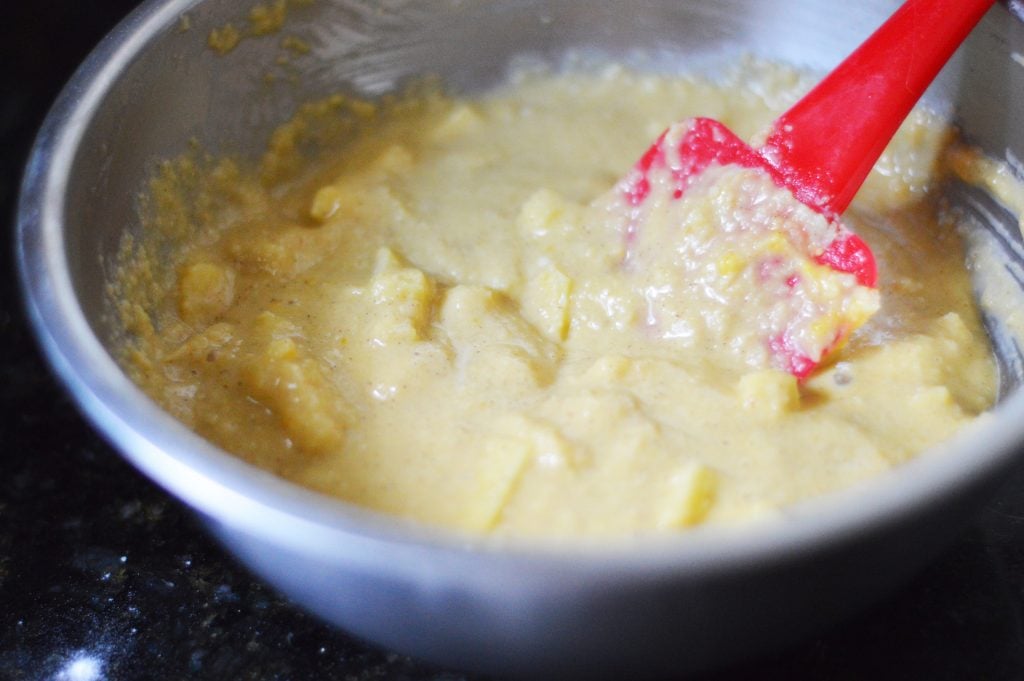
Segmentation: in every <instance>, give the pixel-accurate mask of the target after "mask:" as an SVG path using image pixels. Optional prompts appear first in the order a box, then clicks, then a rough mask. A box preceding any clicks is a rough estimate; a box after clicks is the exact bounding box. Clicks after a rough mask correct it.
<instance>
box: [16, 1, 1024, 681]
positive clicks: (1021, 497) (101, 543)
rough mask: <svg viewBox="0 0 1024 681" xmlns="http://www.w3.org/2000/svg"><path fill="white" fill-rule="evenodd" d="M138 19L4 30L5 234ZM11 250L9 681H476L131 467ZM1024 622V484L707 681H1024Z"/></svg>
mask: <svg viewBox="0 0 1024 681" xmlns="http://www.w3.org/2000/svg"><path fill="white" fill-rule="evenodd" d="M134 4H135V2H134V1H133V0H92V1H88V0H79V1H77V2H76V1H75V0H62V1H59V2H49V3H43V4H33V3H9V4H8V5H7V6H6V7H5V8H4V9H3V10H2V12H3V14H2V15H0V16H3V17H4V19H6V20H5V21H3V22H0V54H2V55H3V57H4V59H3V60H2V61H0V72H2V76H0V77H2V78H3V82H2V87H0V210H2V215H3V216H4V218H5V219H6V218H7V217H9V216H10V215H11V214H12V212H13V207H14V200H15V194H16V183H17V179H18V177H19V175H20V172H21V166H22V164H23V163H24V157H25V153H26V151H27V148H28V145H29V143H30V141H31V136H32V134H33V133H34V131H35V129H36V127H37V126H38V124H39V121H40V119H41V116H42V115H43V113H44V112H45V109H46V107H47V106H48V105H49V103H50V101H52V99H53V97H54V96H55V95H56V92H57V90H58V89H59V87H60V85H61V84H62V83H63V82H64V81H65V80H66V79H67V77H68V76H69V75H70V73H71V70H72V69H73V68H74V66H75V64H77V63H78V62H79V61H80V60H81V59H82V58H83V57H84V55H85V53H86V52H87V51H88V49H89V48H90V47H91V46H92V45H93V44H95V43H96V42H97V41H98V40H99V38H100V37H101V36H102V35H103V34H104V33H105V32H106V31H107V30H108V29H109V28H110V27H111V26H112V25H113V23H114V22H115V21H116V20H117V19H118V18H119V17H120V16H123V15H124V14H125V13H126V12H127V11H128V10H129V9H130V8H131V7H132V6H134ZM39 36H46V37H47V39H46V40H45V43H43V44H39V43H37V42H36V41H35V38H37V37H39ZM8 232H9V235H8V236H7V237H5V239H4V240H3V242H2V247H0V248H2V257H3V261H2V262H3V263H4V264H5V267H4V269H3V274H2V275H0V407H2V409H3V411H4V412H5V414H6V415H7V416H6V418H3V419H0V680H6V679H33V680H34V679H60V680H70V679H74V680H75V681H96V680H97V679H110V680H120V679H181V678H199V679H346V680H347V679H466V678H469V677H468V676H467V675H464V674H462V673H459V672H457V671H444V670H438V669H434V668H431V667H429V666H426V665H423V664H421V663H418V662H416V661H413V660H410V659H409V658H407V657H404V656H401V655H398V654H394V653H390V652H387V651H382V650H378V649H375V648H373V647H368V646H366V645H364V644H362V643H360V642H357V641H355V640H353V639H352V638H350V637H348V636H347V635H345V634H344V633H342V632H339V631H337V630H334V629H332V628H331V627H329V626H327V625H324V624H322V623H321V622H319V621H318V620H316V619H314V618H313V617H311V616H309V615H306V614H305V613H303V612H302V611H300V610H299V609H298V608H296V607H294V606H293V605H291V604H290V603H289V602H288V601H287V599H284V598H282V597H281V596H279V595H278V594H276V593H275V592H274V591H273V590H272V589H271V588H269V587H268V586H266V585H264V584H263V583H261V582H260V581H259V580H258V579H255V578H254V577H252V576H251V575H250V574H249V573H248V572H247V571H246V570H245V569H244V568H242V567H240V566H239V565H238V564H237V563H235V561H234V560H233V559H232V558H231V557H230V556H229V555H227V554H226V553H225V552H224V551H223V550H222V549H221V548H220V546H219V545H217V544H216V543H215V542H214V541H213V540H211V539H210V538H208V537H207V535H206V534H205V533H204V531H203V528H202V526H201V524H200V522H199V521H198V520H197V519H196V518H195V517H194V516H193V515H192V513H191V512H190V511H189V510H188V509H187V508H185V507H184V506H183V505H182V504H180V503H179V502H178V501H177V500H175V499H173V498H171V497H169V496H168V495H167V494H166V493H164V492H163V491H162V490H161V489H159V488H158V487H156V486H155V485H153V484H152V483H150V482H149V481H148V480H147V479H146V478H144V477H143V476H141V475H140V474H139V473H137V472H136V471H135V470H134V469H133V468H131V467H130V466H129V465H128V464H126V463H125V462H124V461H122V459H121V458H120V456H118V454H117V453H116V452H115V451H114V450H113V449H112V448H111V447H110V446H109V445H107V443H106V442H104V440H103V439H102V438H100V437H99V436H98V435H96V433H95V432H94V431H93V430H92V428H91V427H90V426H89V425H88V424H87V423H85V422H84V420H83V419H82V417H81V416H80V415H79V414H78V412H77V410H76V408H75V407H74V405H73V404H72V403H71V402H70V400H69V399H68V398H67V397H66V396H65V394H64V391H63V390H62V388H61V387H60V386H59V385H58V384H57V383H56V381H55V380H54V379H53V378H52V377H51V375H50V373H49V371H48V369H47V368H46V365H45V363H44V361H43V360H42V358H41V356H40V353H39V352H38V350H37V349H36V345H35V341H34V338H33V337H32V334H31V332H30V330H29V328H28V325H27V322H26V320H25V319H24V315H23V313H22V310H21V306H20V302H19V294H18V288H17V284H16V281H15V276H14V268H13V260H12V254H11V237H10V234H11V233H12V229H9V230H8ZM1022 616H1024V472H1021V473H1018V474H1017V475H1016V476H1014V477H1013V478H1012V479H1010V480H1008V481H1007V485H1006V488H1005V490H1004V491H1003V493H1002V494H1001V495H999V496H998V497H996V498H994V499H993V500H992V502H991V503H990V504H989V506H988V507H987V508H986V509H985V510H984V511H983V512H982V513H981V514H980V517H979V518H978V520H977V522H976V523H975V525H974V526H973V528H972V529H970V530H969V531H968V532H967V533H965V534H964V535H963V536H962V537H961V538H960V539H959V540H958V541H957V542H956V543H955V544H954V545H953V546H952V547H951V548H950V549H949V550H948V551H947V552H946V553H945V554H944V555H942V556H941V557H940V558H939V559H938V560H936V561H935V562H934V563H933V564H932V565H931V566H930V567H929V568H927V569H926V570H925V571H924V572H923V573H922V574H921V575H919V576H918V577H917V578H916V579H915V580H914V581H913V582H912V583H910V584H909V585H907V586H906V587H905V588H904V589H903V590H902V591H901V592H899V593H898V594H896V595H895V596H893V597H891V598H890V599H889V600H887V601H886V602H884V603H883V604H882V605H880V606H878V607H875V608H874V609H872V610H870V611H869V612H867V613H865V614H864V615H862V616H861V617H859V618H858V619H856V620H854V621H851V622H848V623H846V624H843V625H841V626H839V627H837V628H836V629H834V630H832V631H830V632H827V633H825V634H824V635H822V636H821V637H820V638H818V639H815V640H811V641H807V642H805V643H803V644H801V645H800V646H798V647H796V648H795V649H792V650H790V651H786V652H783V653H780V654H779V655H778V656H776V657H772V658H768V659H762V660H758V661H756V662H754V663H748V664H746V665H744V666H743V667H741V668H737V669H734V670H727V671H723V672H720V673H718V674H716V675H713V676H711V677H708V678H706V679H705V680H704V681H728V680H731V679H744V680H746V681H767V680H772V679H805V678H806V679H844V680H845V679H849V680H851V681H852V680H861V679H872V680H876V681H887V680H893V681H895V680H898V679H899V680H903V679H905V680H908V681H910V680H917V679H929V680H932V681H945V680H948V681H961V680H965V679H985V680H987V681H1003V680H1007V681H1008V680H1010V679H1021V678H1024V630H1022Z"/></svg>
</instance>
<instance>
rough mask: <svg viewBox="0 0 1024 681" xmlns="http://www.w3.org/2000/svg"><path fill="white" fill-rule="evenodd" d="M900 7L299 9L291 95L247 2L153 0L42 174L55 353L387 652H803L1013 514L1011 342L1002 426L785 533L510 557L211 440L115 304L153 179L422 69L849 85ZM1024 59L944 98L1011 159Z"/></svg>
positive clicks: (949, 77) (1019, 26) (537, 667)
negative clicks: (122, 250) (118, 348)
mask: <svg viewBox="0 0 1024 681" xmlns="http://www.w3.org/2000/svg"><path fill="white" fill-rule="evenodd" d="M895 4H896V3H895V2H892V1H888V0H886V1H883V0H870V1H869V0H863V1H862V2H857V3H835V2H828V1H826V0H820V1H814V0H788V1H779V2H772V3H766V2H761V1H760V0H727V1H722V2H715V3H708V2H700V1H699V0H693V1H690V2H685V1H683V0H648V1H645V2H643V3H635V2H626V0H619V1H615V0H588V2H579V1H578V0H546V1H543V0H487V1H485V0H474V1H472V2H467V1H465V0H387V1H376V0H373V1H371V0H319V1H318V2H316V3H313V4H310V5H308V6H298V5H295V6H293V7H292V9H291V12H290V16H289V19H288V23H287V25H286V26H285V28H284V33H285V34H290V35H297V36H300V37H302V38H303V39H304V40H306V41H307V42H308V43H309V44H310V45H311V46H312V48H313V49H312V50H311V51H310V52H309V53H308V54H306V55H304V56H301V57H295V58H293V59H292V60H291V63H290V64H289V65H288V67H287V68H288V69H292V70H293V74H292V75H297V76H298V77H297V78H281V79H278V80H277V81H276V82H275V84H270V85H268V84H267V82H266V81H265V78H264V76H265V74H266V72H267V71H268V70H272V69H279V68H284V67H281V66H279V65H277V62H276V58H277V56H278V54H279V51H280V39H281V35H282V34H275V35H270V36H265V37H260V38H249V39H246V40H244V41H243V42H242V43H241V44H240V45H239V46H238V47H237V48H236V49H235V50H234V51H232V52H231V53H229V54H227V55H224V56H220V55H217V54H215V53H214V52H213V51H212V50H210V49H209V48H208V46H207V35H208V33H209V31H210V30H211V29H212V28H214V27H219V26H223V25H224V24H226V23H228V22H236V23H240V22H244V14H243V13H242V12H243V10H242V9H240V8H239V6H238V3H236V2H233V1H232V0H207V1H203V0H151V1H150V2H148V3H146V4H145V5H143V6H142V7H141V8H140V9H139V10H138V11H136V12H135V13H134V14H132V15H131V16H130V17H129V18H128V19H127V20H125V21H124V22H123V23H122V24H121V25H120V26H119V27H118V28H117V29H116V30H115V31H114V32H113V33H112V34H111V35H110V36H108V37H107V38H106V39H105V40H104V41H103V42H102V43H101V44H100V45H99V46H98V47H97V48H96V50H95V52H94V53H93V54H92V55H91V56H90V57H89V59H88V60H87V61H86V62H85V64H83V65H82V67H81V68H80V70H79V71H78V73H77V74H76V75H75V77H74V78H73V80H72V81H71V82H70V83H69V84H68V86H67V88H66V89H65V90H64V92H63V94H62V95H61V97H60V99H59V100H58V101H57V103H56V104H55V105H54V108H53V110H52V112H51V113H50V116H49V118H48V119H47V120H46V123H45V125H44V126H43V128H42V131H41V132H40V134H39V138H38V141H37V143H36V146H35V150H34V152H33V154H32V156H31V159H30V162H29V164H28V168H27V171H26V175H25V180H24V187H23V193H22V197H21V203H20V206H19V214H18V217H19V223H18V233H17V239H18V245H17V247H18V258H19V265H20V268H21V274H22V280H23V284H24V291H25V297H26V300H27V305H28V308H29V310H30V313H31V316H32V318H33V320H34V323H35V327H36V330H37V332H38V335H39V339H40V342H41V343H42V345H43V347H44V348H45V350H46V352H47V354H48V356H49V358H50V361H51V363H52V365H53V367H54V368H55V370H56V371H57V373H58V374H59V375H60V376H61V377H62V378H63V380H64V381H65V383H66V384H67V386H68V388H69V389H70V390H71V392H72V393H73V394H74V396H75V398H76V399H77V400H78V402H79V404H80V405H81V407H82V409H83V410H84V411H85V412H86V413H87V414H88V415H89V417H90V418H91V419H92V420H93V422H94V423H95V424H96V426H97V428H99V429H100V430H101V431H102V432H103V433H105V434H106V435H107V437H109V438H110V440H111V441H112V442H113V443H114V444H115V445H116V446H117V447H118V448H119V449H120V450H121V451H122V452H123V453H124V455H125V456H126V457H127V458H128V459H129V460H131V461H132V462H133V463H134V464H135V465H136V466H138V467H139V468H140V469H142V470H143V471H145V472H146V473H147V474H148V475H149V476H151V477H152V478H153V479H154V480H156V481H157V482H158V483H160V484H161V485H163V486H164V487H165V488H166V489H167V490H169V491H170V492H171V493H172V494H174V495H176V496H178V497H180V498H181V499H182V500H184V501H185V502H186V503H188V504H189V505H191V506H192V507H194V508H195V509H197V510H198V511H199V512H200V513H201V514H203V516H204V517H205V518H206V519H207V520H208V524H209V527H210V529H211V530H212V531H213V532H214V533H215V534H216V535H217V536H218V537H220V539H221V540H223V542H224V543H225V544H226V545H228V546H229V547H230V548H231V549H232V550H233V551H234V552H235V553H236V554H237V555H238V556H239V557H240V558H241V559H242V560H243V561H244V562H245V563H246V564H248V565H249V566H250V567H251V568H252V569H253V570H254V571H255V572H257V573H258V574H259V575H262V576H263V577H264V578H265V579H266V580H267V581H268V582H270V583H272V584H274V585H276V586H277V587H278V588H280V589H281V590H282V591H284V592H285V593H286V594H288V595H289V596H291V597H292V598H293V599H294V600H295V601H297V602H298V603H300V604H303V605H304V606H305V607H307V608H309V609H310V610H311V611H313V612H315V613H317V614H319V615H320V616H322V617H324V618H325V619H327V620H329V621H331V622H334V623H336V624H338V625H340V626H342V627H344V628H346V629H347V630H349V631H351V632H353V633H355V634H357V635H359V636H362V637H365V638H367V639H369V640H371V641H375V642H377V643H380V644H382V645H384V646H387V647H390V648H393V649H397V650H401V651H404V652H407V653H411V654H413V655H416V656H419V657H421V658H423V659H426V660H430V661H434V662H437V663H441V664H445V665H453V666H459V667H463V668H467V669H474V670H483V671H491V672H500V673H511V674H519V675H536V674H538V673H543V674H545V675H551V676H558V675H563V674H566V673H570V672H572V673H584V672H599V673H601V674H604V675H612V676H639V675H656V674H669V673H672V674H682V673H686V672H692V671H696V670H700V669H706V668H709V667H712V666H715V665H719V664H722V663H725V662H727V661H735V660H738V659H740V658H743V657H746V656H750V655H754V654H757V653H759V652H763V651H767V650H770V649H773V648H777V647H779V646H782V645H784V644H787V643H789V642H792V641H795V640H797V639H799V638H800V637H803V636H806V635H808V634H809V633H811V632H813V631H815V630H819V629H820V628H821V627H823V626H825V625H827V624H828V623H831V622H834V621H836V620H837V619H839V618H841V617H844V616H847V615H849V614H850V613H852V612H854V611H855V610H857V609H858V608H861V607H864V606H866V605H867V604H869V603H871V602H872V601H873V600H875V599H878V598H880V597H881V596H883V595H884V594H885V593H887V592H889V591H890V590H891V589H893V588H894V587H895V586H896V585H898V584H900V583H901V582H902V581H903V580H905V579H906V578H907V577H908V576H909V575H910V574H912V573H913V572H914V571H915V570H917V569H918V568H920V567H921V566H922V565H924V564H925V563H926V562H927V561H928V560H929V559H931V558H932V557H933V556H934V555H935V554H936V552H937V551H938V550H939V549H940V548H941V547H942V546H943V545H945V544H946V543H947V542H948V541H949V540H950V539H951V538H952V537H953V536H955V534H956V533H957V531H958V530H960V529H961V528H962V527H963V526H964V525H965V523H967V522H969V520H970V518H971V512H972V511H973V510H975V509H976V508H978V507H979V505H980V504H981V503H982V502H983V501H984V500H985V499H986V498H987V497H988V496H989V494H990V493H992V491H993V489H994V487H995V486H996V485H997V484H998V483H999V481H1000V479H1001V477H1002V475H1003V474H1004V473H1005V471H1006V470H1007V468H1008V467H1009V466H1011V465H1012V463H1013V462H1014V459H1015V458H1016V453H1017V451H1018V450H1019V449H1020V447H1021V445H1022V443H1024V396H1022V395H1021V394H1020V391H1019V390H1017V387H1018V385H1019V383H1020V380H1021V379H1020V375H1019V372H1018V371H1014V367H1019V366H1020V357H1019V353H1018V351H1017V349H1016V345H1015V344H1014V343H1013V342H1007V343H1002V344H1001V345H1000V353H1001V358H1002V360H1003V364H1004V372H1003V377H1002V380H1003V391H1002V393H1003V398H1002V401H1001V403H1000V405H999V406H998V408H997V409H996V410H995V412H994V418H992V419H991V420H990V421H988V422H987V423H985V424H984V425H983V426H982V427H980V428H978V429H974V430H972V431H971V432H970V433H968V434H966V435H965V436H964V437H961V438H960V439H958V440H956V441H954V442H953V443H950V445H949V446H947V447H942V448H941V449H940V450H939V451H935V452H931V453H929V454H928V455H926V456H922V457H920V458H918V459H916V460H914V461H913V462H911V463H909V464H907V465H905V466H903V467H902V468H900V469H899V470H898V471H896V472H895V473H894V474H892V475H887V476H884V477H882V478H881V479H879V480H877V481H875V482H873V483H871V484H870V485H868V486H866V487H865V488H863V489H859V490H855V491H850V492H846V493H842V494H838V495H834V496H831V497H828V498H825V499H821V500H816V501H812V502H808V503H806V504H802V505H800V506H798V507H795V508H793V509H790V510H789V511H788V512H787V514H786V517H785V518H784V519H783V520H781V521H779V522H775V523H771V524H768V525H761V526H757V527H750V528H746V529H737V530H730V531H724V530H716V529H713V528H710V529H703V530H698V531H695V532H692V533H689V534H685V535H682V536H678V537H673V538H671V539H663V540H660V541H655V540H643V541H633V542H621V543H618V544H615V545H612V546H608V547H604V548H594V547H591V548H583V547H578V546H577V547H571V546H550V545H549V546H538V545H531V544H529V543H514V544H498V543H495V542H493V541H489V540H487V539H471V538H466V537H463V536H459V535H455V534H452V533H448V532H445V531H442V530H437V529H431V528H425V527H420V526H417V525H414V524H412V523H407V522H402V521H398V520H394V519H391V518H387V517H382V516H379V515H375V514H373V513H370V512H367V511H364V510H361V509H358V508H354V507H351V506H348V505H346V504H344V503H341V502H338V501H336V500H331V499H328V498H324V497H321V496H318V495H316V494H313V493H310V492H308V491H305V490H303V489H299V488H297V487H295V486H293V485H291V484H289V483H286V482H284V481H282V480H279V479H276V478H274V477H273V476H271V475H269V474H267V473H264V472H262V471H260V470H257V469H255V468H252V467H251V466H249V465H247V464H244V463H242V462H241V461H239V460H238V459H236V458H234V457H232V456H229V455H228V454H226V453H224V452H223V451H221V450H220V449H218V448H216V447H214V446H213V445H211V444H210V443H208V442H205V441H204V440H202V439H201V438H199V437H198V436H196V435H194V434H193V433H191V432H190V431H188V430H187V429H186V428H184V427H183V426H182V425H181V424H179V423H177V422H176V421H175V420H173V419H172V418H171V417H170V416H169V415H168V414H166V413H164V412H163V411H161V409H160V408H159V407H157V406H156V404H154V403H153V402H152V401H151V400H150V399H149V398H148V397H146V396H145V395H144V394H143V393H142V392H141V391H140V390H139V389H138V388H137V387H136V386H135V385H133V384H132V383H131V382H130V381H129V380H128V379H127V378H126V376H125V375H124V373H123V372H122V371H121V369H120V368H119V367H118V365H117V364H116V363H115V362H114V360H113V359H112V357H111V354H110V350H109V348H110V347H111V343H112V339H113V338H114V336H115V329H114V328H113V325H112V324H111V322H110V318H109V315H107V314H105V311H106V309H107V305H108V301H107V300H106V299H105V296H106V289H105V286H104V284H105V282H106V281H107V279H108V276H109V272H108V269H107V267H108V264H109V263H110V262H112V260H113V255H114V253H115V252H116V249H117V246H118V243H119V242H120V240H121V238H122V236H123V235H124V234H125V233H129V232H138V230H139V229H140V226H139V218H138V210H137V196H138V195H139V193H140V192H141V191H142V190H143V188H144V180H145V178H146V177H147V176H148V175H149V173H150V172H151V171H152V170H153V167H154V163H155V162H156V161H157V160H159V159H163V158H168V157H172V156H175V155H176V154H178V153H180V152H181V151H182V150H183V149H185V148H186V147H187V145H188V143H189V140H191V139H198V140H200V141H201V142H202V143H203V145H204V146H205V147H206V148H207V149H210V150H212V151H214V152H232V153H239V154H243V155H249V156H253V155H255V154H256V153H257V152H258V150H259V148H260V147H261V146H263V144H264V141H265V140H266V138H267V135H268V133H269V131H270V130H271V129H272V128H273V127H274V126H275V125H277V124H279V123H280V122H282V121H284V120H286V119H287V118H288V117H289V116H290V115H291V114H292V113H293V112H294V111H295V110H296V108H297V106H298V105H299V104H300V103H301V102H303V101H305V100H308V99H311V98H314V97H317V96H322V95H324V94H326V93H329V92H334V91H338V90H341V91H355V92H359V93H363V94H369V95H377V94H380V93H383V92H387V91H390V90H393V89H394V88H396V87H398V86H399V85H400V84H401V83H402V82H403V81H405V80H408V79H410V78H414V77H416V76H418V75H420V74H440V75H441V76H442V78H443V79H444V81H445V82H446V83H448V84H449V85H450V86H451V87H452V88H453V89H455V90H458V91H464V92H469V91H474V90H478V89H480V88H484V87H486V86H488V85H489V84H493V83H495V82H497V81H499V80H500V79H501V78H502V77H503V75H504V74H505V73H506V68H507V65H508V64H509V62H510V61H512V60H513V59H514V58H517V57H519V56H522V55H524V54H525V55H529V56H532V57H537V58H542V59H548V60H558V59H559V58H560V57H561V56H562V55H564V54H565V53H566V51H567V50H569V49H570V48H573V49H576V50H582V51H583V52H589V53H596V54H605V55H610V56H613V57H619V58H623V59H628V60H631V61H634V62H637V63H643V64H645V65H646V66H648V67H650V68H659V69H676V70H690V69H693V68H700V69H705V68H713V66H714V64H715V63H720V62H721V61H722V59H723V57H724V56H726V55H735V54H736V53H738V52H748V53H752V54H755V55H761V56H765V57H769V58H772V59H777V60H784V61H788V62H792V63H795V64H797V65H801V66H805V67H808V68H811V69H818V70H825V69H827V68H829V67H830V66H832V65H833V64H835V63H836V62H837V61H838V60H839V59H841V58H842V57H843V56H845V54H846V53H847V52H848V51H849V50H851V49H852V48H853V47H854V46H855V45H856V44H857V43H858V42H859V41H860V40H861V39H863V38H864V37H865V36H866V35H867V34H868V33H869V32H870V30H871V29H872V28H873V27H874V26H875V25H877V24H878V23H880V22H881V21H882V20H883V19H884V18H885V17H886V16H887V15H888V14H889V13H890V12H891V11H892V10H893V9H894V8H895ZM1021 52H1024V23H1022V22H1021V21H1019V20H1017V19H1015V18H1014V17H1013V16H1012V14H1011V12H1010V11H1009V10H1008V9H1007V7H1006V6H1003V5H997V6H996V7H995V8H994V9H993V10H992V11H991V12H990V13H989V15H988V16H987V17H986V19H985V20H984V22H983V23H982V25H981V26H980V27H979V28H978V29H977V30H976V32H975V33H974V35H973V36H972V38H971V39H970V41H969V42H968V43H967V45H966V46H965V47H964V48H963V49H962V50H961V52H960V53H959V55H958V57H957V58H956V59H955V60H954V61H953V62H952V63H951V64H950V66H949V67H948V68H947V69H946V70H945V71H944V72H943V75H942V77H941V78H940V80H939V82H938V83H937V84H936V86H935V87H934V88H933V89H932V90H931V92H930V94H929V97H930V98H931V100H932V102H933V104H935V105H936V106H946V107H948V108H949V109H950V110H951V111H952V112H953V113H954V114H955V116H956V118H957V120H958V121H959V122H960V124H961V125H962V127H963V129H964V131H965V132H966V134H967V135H968V136H969V137H970V138H971V139H972V140H973V141H975V142H977V143H978V144H980V145H981V146H983V147H984V148H985V149H987V150H988V151H989V152H990V153H991V154H993V155H995V156H996V157H1000V158H1004V157H1005V158H1008V159H1009V160H1011V161H1012V160H1013V159H1015V158H1021V157H1024V124H1022V123H1024V66H1022V65H1021V58H1020V53H1021ZM286 75H287V74H286ZM1018 170H1019V165H1018ZM962 197H963V198H964V200H965V202H966V204H968V209H969V210H974V211H977V212H980V213H987V214H988V217H989V218H991V219H990V226H991V227H992V228H993V229H994V230H995V231H997V232H999V231H1000V230H1002V234H1003V237H1002V238H1007V237H1006V235H1008V234H1011V233H1013V231H1012V230H1007V229H1005V228H1006V227H1007V226H1008V225H1012V220H1011V218H1010V216H1009V215H1008V214H1007V213H1005V212H1004V211H1002V209H1001V208H999V207H998V206H996V205H995V204H993V203H992V202H991V200H990V199H988V198H986V197H985V196H982V195H980V194H978V193H977V192H973V193H972V192H964V193H962ZM1017 238H1019V235H1018V237H1017ZM1011 242H1013V239H1009V240H1008V241H1007V249H1008V250H1009V251H1012V250H1013V248H1012V247H1011V245H1010V244H1011ZM1014 243H1015V242H1014Z"/></svg>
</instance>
